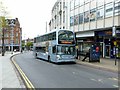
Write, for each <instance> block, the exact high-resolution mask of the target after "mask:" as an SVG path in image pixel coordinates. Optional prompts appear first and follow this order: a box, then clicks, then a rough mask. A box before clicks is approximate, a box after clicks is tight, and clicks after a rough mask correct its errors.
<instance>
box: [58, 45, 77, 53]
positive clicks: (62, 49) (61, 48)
mask: <svg viewBox="0 0 120 90" xmlns="http://www.w3.org/2000/svg"><path fill="white" fill-rule="evenodd" d="M57 54H65V55H74V54H75V47H73V46H57Z"/></svg>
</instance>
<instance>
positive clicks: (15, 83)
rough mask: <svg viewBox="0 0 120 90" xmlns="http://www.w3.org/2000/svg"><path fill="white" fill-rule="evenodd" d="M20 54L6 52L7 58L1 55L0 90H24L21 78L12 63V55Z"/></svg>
mask: <svg viewBox="0 0 120 90" xmlns="http://www.w3.org/2000/svg"><path fill="white" fill-rule="evenodd" d="M15 54H19V52H16V53H15V52H14V53H13V54H11V52H6V53H5V56H2V55H1V54H0V77H2V78H0V90H1V89H2V88H24V85H23V84H22V83H21V81H20V78H19V76H18V74H17V72H16V70H15V68H14V66H13V64H12V62H11V61H10V57H11V56H12V55H15Z"/></svg>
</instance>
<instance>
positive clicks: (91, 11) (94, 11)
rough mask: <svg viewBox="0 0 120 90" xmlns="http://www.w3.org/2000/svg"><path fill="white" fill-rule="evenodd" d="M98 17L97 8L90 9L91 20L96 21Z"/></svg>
mask: <svg viewBox="0 0 120 90" xmlns="http://www.w3.org/2000/svg"><path fill="white" fill-rule="evenodd" d="M95 19H96V9H92V10H90V21H95Z"/></svg>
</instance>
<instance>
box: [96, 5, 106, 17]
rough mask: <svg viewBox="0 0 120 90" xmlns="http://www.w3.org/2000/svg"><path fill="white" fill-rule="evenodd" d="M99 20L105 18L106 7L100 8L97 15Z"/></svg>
mask: <svg viewBox="0 0 120 90" xmlns="http://www.w3.org/2000/svg"><path fill="white" fill-rule="evenodd" d="M96 16H97V19H102V18H103V16H104V7H103V6H101V7H98V10H97V13H96Z"/></svg>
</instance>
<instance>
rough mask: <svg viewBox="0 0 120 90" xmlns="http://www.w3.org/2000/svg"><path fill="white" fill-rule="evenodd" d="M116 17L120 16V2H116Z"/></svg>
mask: <svg viewBox="0 0 120 90" xmlns="http://www.w3.org/2000/svg"><path fill="white" fill-rule="evenodd" d="M115 15H120V1H119V2H115Z"/></svg>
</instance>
